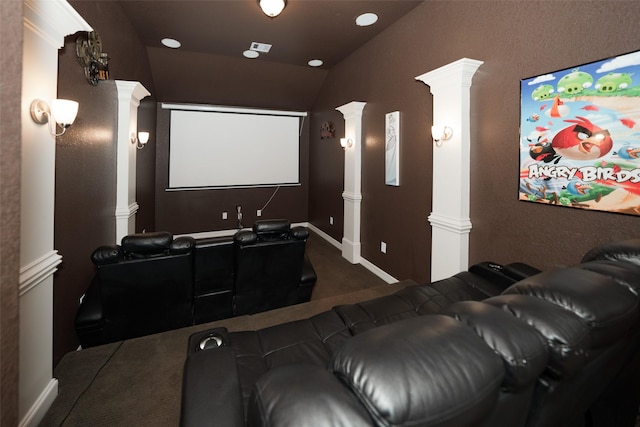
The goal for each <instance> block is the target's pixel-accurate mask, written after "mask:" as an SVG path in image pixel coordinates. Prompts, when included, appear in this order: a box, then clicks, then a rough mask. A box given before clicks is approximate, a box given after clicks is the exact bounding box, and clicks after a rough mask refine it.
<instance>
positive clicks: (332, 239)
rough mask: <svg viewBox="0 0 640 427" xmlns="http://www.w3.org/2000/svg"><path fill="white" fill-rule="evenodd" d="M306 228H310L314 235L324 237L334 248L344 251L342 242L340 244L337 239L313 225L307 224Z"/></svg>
mask: <svg viewBox="0 0 640 427" xmlns="http://www.w3.org/2000/svg"><path fill="white" fill-rule="evenodd" d="M305 227H307V228H309V229H310V230H311V231H313V232H314V233H316V234H317V235H318V236H320V237H322V238H323V239H324V240H326V241H327V242H329V243H331V244H332V245H333V246H335V247H336V248H338V249H340V250H342V244H341V243H340V242H338V241H337V240H336V239H334V238H333V237H331V236H329V235H328V234H327V233H325V232H324V231H322V230H320V229H319V228H318V227H316V226H315V225H313V224H309V223H307V224H305Z"/></svg>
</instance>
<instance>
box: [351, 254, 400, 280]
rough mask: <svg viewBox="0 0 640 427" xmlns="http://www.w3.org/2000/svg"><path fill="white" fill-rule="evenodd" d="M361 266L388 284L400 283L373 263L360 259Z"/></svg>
mask: <svg viewBox="0 0 640 427" xmlns="http://www.w3.org/2000/svg"><path fill="white" fill-rule="evenodd" d="M360 265H362V266H363V267H364V268H366V269H367V270H369V271H370V272H372V273H373V274H375V275H376V276H378V277H379V278H381V279H382V280H384V281H385V282H387V283H397V282H399V280H398V279H396V278H395V277H393V276H392V275H390V274H389V273H387V272H386V271H384V270H383V269H381V268H380V267H378V266H377V265H375V264H373V263H372V262H370V261H368V260H366V259H364V258H362V257H360Z"/></svg>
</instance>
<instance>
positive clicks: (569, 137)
mask: <svg viewBox="0 0 640 427" xmlns="http://www.w3.org/2000/svg"><path fill="white" fill-rule="evenodd" d="M576 119H578V120H565V122H567V123H576V125H574V126H569V127H567V128H564V129H562V130H561V131H560V132H558V133H557V134H556V136H554V137H553V140H552V141H551V145H552V146H553V149H554V150H555V152H556V153H557V154H558V155H560V156H562V157H566V158H567V159H573V160H593V159H597V158H599V157H602V156H604V155H606V154H607V153H608V152H609V151H611V148H612V147H613V140H612V139H611V136H610V135H609V131H608V130H606V129H602V128H600V127H598V126H596V125H594V124H593V123H591V122H590V121H589V120H587V119H585V118H584V117H579V116H576Z"/></svg>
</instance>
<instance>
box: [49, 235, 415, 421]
mask: <svg viewBox="0 0 640 427" xmlns="http://www.w3.org/2000/svg"><path fill="white" fill-rule="evenodd" d="M307 255H308V256H309V258H310V259H311V262H312V264H313V266H314V268H315V269H316V274H317V275H318V281H317V282H316V286H315V288H314V290H313V295H312V299H311V301H310V302H308V303H304V304H298V305H295V306H291V307H285V308H281V309H277V310H272V311H268V312H264V313H259V314H255V315H251V316H240V317H235V318H232V319H225V320H220V321H216V322H212V323H207V324H202V325H196V326H191V327H188V328H183V329H178V330H175V331H169V332H164V333H161V334H155V335H150V336H146V337H141V338H136V339H132V340H127V341H123V342H118V343H113V344H107V345H103V346H99V347H93V348H89V349H85V350H80V351H75V352H71V353H68V354H66V355H65V356H64V357H63V359H62V360H61V361H60V363H59V364H58V366H57V367H56V368H55V370H54V376H55V377H56V378H57V379H58V381H59V390H58V392H59V393H58V397H57V399H56V400H55V402H54V403H53V405H52V406H51V408H50V409H49V411H48V412H47V415H46V416H45V418H44V420H43V421H42V423H41V424H40V426H42V427H48V426H91V427H100V426H109V427H113V426H158V427H162V426H171V427H173V426H178V425H179V420H180V398H181V385H182V368H183V364H184V361H185V357H186V353H187V341H188V338H189V336H190V335H191V334H193V333H195V332H197V331H201V330H205V329H209V328H211V327H218V326H225V327H227V329H229V330H230V331H238V330H255V329H261V328H264V327H268V326H272V325H275V324H279V323H282V322H286V321H291V320H297V319H304V318H307V317H310V316H313V315H314V314H317V313H320V312H322V311H325V310H329V309H331V308H332V307H334V306H336V305H338V304H350V303H356V302H359V301H364V300H368V299H371V298H375V297H378V296H382V295H388V294H390V293H393V292H395V291H397V290H399V289H400V288H401V287H404V286H407V285H411V284H413V282H411V281H407V282H399V283H394V284H392V285H388V284H387V283H386V282H384V281H383V280H382V279H380V278H379V277H377V276H375V275H374V274H373V273H371V272H370V271H368V270H367V269H365V268H364V267H362V266H361V265H353V264H351V263H349V262H348V261H346V260H345V259H344V258H342V256H341V255H340V251H339V250H338V249H337V248H336V247H335V246H333V245H331V244H330V243H328V242H327V241H325V240H324V239H322V238H321V237H319V236H317V235H316V234H314V233H311V236H310V238H309V240H308V242H307ZM212 387H215V384H212Z"/></svg>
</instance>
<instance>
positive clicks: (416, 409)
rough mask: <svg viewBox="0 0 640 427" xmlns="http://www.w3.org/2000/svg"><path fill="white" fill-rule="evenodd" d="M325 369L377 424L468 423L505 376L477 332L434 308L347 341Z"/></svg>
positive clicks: (492, 396) (488, 401) (495, 396)
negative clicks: (428, 311) (339, 380)
mask: <svg viewBox="0 0 640 427" xmlns="http://www.w3.org/2000/svg"><path fill="white" fill-rule="evenodd" d="M461 367H464V368H463V369H462V371H460V369H461ZM329 369H330V371H331V372H333V373H334V375H336V376H337V377H338V378H340V379H341V380H342V381H343V382H344V383H345V384H346V385H347V386H348V387H349V388H350V389H351V390H352V391H353V393H354V394H355V395H356V396H358V398H359V399H360V401H361V402H362V403H363V404H364V406H365V407H366V408H367V409H368V410H369V413H370V414H371V416H372V418H373V419H374V420H375V422H376V424H377V425H438V426H459V425H470V423H469V420H471V419H482V418H483V417H484V416H486V414H487V413H488V412H489V411H491V408H492V406H493V404H494V403H495V401H496V400H497V399H498V395H499V392H500V386H501V384H502V382H503V378H504V375H505V371H504V368H503V365H502V360H501V358H500V357H499V356H498V355H497V354H496V353H494V352H493V350H492V349H490V348H489V347H488V346H487V345H486V344H485V342H484V341H483V340H482V339H481V338H480V337H478V336H477V335H476V334H475V333H474V332H473V331H472V330H471V329H470V328H467V327H466V326H463V325H462V324H461V323H460V322H458V321H457V320H454V319H453V318H451V317H448V316H442V315H438V314H434V315H430V316H420V317H414V318H411V319H405V320H402V321H399V322H395V323H391V324H388V325H384V326H380V327H379V328H375V329H371V330H369V331H366V332H363V333H362V334H359V335H356V336H354V337H353V338H350V339H348V340H347V341H345V342H344V343H343V344H342V346H341V347H339V348H338V349H337V350H336V352H335V353H334V356H333V358H332V360H331V362H330V364H329ZM452 372H460V374H456V375H452V374H451V373H452ZM425 384H428V385H429V386H428V387H425ZM452 396H454V397H455V399H452Z"/></svg>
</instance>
